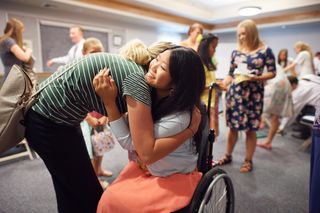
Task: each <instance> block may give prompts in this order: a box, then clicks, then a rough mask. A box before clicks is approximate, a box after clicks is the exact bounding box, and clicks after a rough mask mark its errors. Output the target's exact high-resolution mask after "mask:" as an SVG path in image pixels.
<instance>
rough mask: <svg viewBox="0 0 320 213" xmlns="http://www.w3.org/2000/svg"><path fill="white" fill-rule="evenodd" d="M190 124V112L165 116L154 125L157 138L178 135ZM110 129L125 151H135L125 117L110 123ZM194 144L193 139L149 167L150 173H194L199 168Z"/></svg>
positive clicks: (165, 174) (156, 174) (164, 174)
mask: <svg viewBox="0 0 320 213" xmlns="http://www.w3.org/2000/svg"><path fill="white" fill-rule="evenodd" d="M189 123H190V113H189V112H180V113H175V114H172V115H168V116H165V117H163V118H161V119H160V120H159V121H157V122H156V123H155V124H154V135H155V138H163V137H169V136H173V135H176V134H178V133H180V132H181V131H183V130H184V129H186V128H187V127H188V126H189ZM110 127H111V131H112V132H113V134H114V135H115V137H116V138H117V140H118V141H119V143H120V145H121V146H122V147H123V148H124V149H126V150H135V148H134V145H133V143H132V139H131V135H130V130H129V127H128V123H127V120H126V119H125V117H121V118H119V119H118V120H115V121H112V122H110ZM192 142H193V138H189V139H188V140H186V141H185V142H184V143H183V144H181V145H180V146H179V147H178V148H177V149H176V150H175V151H173V152H171V153H170V154H168V155H167V156H165V157H164V158H162V159H160V160H158V161H156V162H155V163H152V164H150V165H147V167H148V170H149V172H150V173H151V174H152V175H154V176H160V177H165V176H169V175H171V174H175V173H190V172H192V171H194V169H195V168H196V166H197V159H198V156H197V154H196V150H195V147H194V146H193V145H192Z"/></svg>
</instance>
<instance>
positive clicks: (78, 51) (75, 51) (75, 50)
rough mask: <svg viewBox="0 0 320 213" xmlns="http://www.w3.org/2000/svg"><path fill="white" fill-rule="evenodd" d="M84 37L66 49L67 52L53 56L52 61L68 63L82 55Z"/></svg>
mask: <svg viewBox="0 0 320 213" xmlns="http://www.w3.org/2000/svg"><path fill="white" fill-rule="evenodd" d="M84 42H85V39H81V40H80V41H79V42H78V43H76V44H75V45H73V46H72V47H71V49H70V50H69V51H68V54H67V55H65V56H62V57H57V58H53V59H52V61H53V62H54V63H56V64H68V63H69V62H71V61H73V60H74V59H76V58H79V57H81V56H83V55H82V49H83V44H84Z"/></svg>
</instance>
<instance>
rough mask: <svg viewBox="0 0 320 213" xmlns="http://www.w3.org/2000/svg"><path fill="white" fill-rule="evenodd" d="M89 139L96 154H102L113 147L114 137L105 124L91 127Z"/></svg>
mask: <svg viewBox="0 0 320 213" xmlns="http://www.w3.org/2000/svg"><path fill="white" fill-rule="evenodd" d="M91 141H92V147H93V151H94V153H95V155H96V156H103V154H104V153H105V152H108V151H110V150H111V149H113V148H114V145H115V142H114V137H113V135H112V132H111V131H110V129H109V128H108V126H107V125H105V126H100V127H97V128H95V129H93V134H92V136H91Z"/></svg>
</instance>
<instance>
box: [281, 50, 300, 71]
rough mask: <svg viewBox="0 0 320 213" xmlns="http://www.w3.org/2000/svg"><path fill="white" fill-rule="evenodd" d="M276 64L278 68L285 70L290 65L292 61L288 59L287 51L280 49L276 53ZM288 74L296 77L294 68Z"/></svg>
mask: <svg viewBox="0 0 320 213" xmlns="http://www.w3.org/2000/svg"><path fill="white" fill-rule="evenodd" d="M277 62H278V64H279V65H280V67H282V68H285V67H287V66H289V65H291V64H292V62H293V59H292V58H290V57H288V50H287V49H281V50H280V51H279V53H278V58H277ZM289 71H290V73H288V75H289V76H290V75H292V76H297V75H298V74H297V72H296V71H295V70H294V68H292V69H290V70H289Z"/></svg>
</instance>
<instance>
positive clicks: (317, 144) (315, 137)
mask: <svg viewBox="0 0 320 213" xmlns="http://www.w3.org/2000/svg"><path fill="white" fill-rule="evenodd" d="M309 197H310V198H309V212H310V213H318V212H320V203H319V197H320V101H319V102H318V103H317V106H316V114H315V121H314V124H313V130H312V147H311V159H310V194H309Z"/></svg>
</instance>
